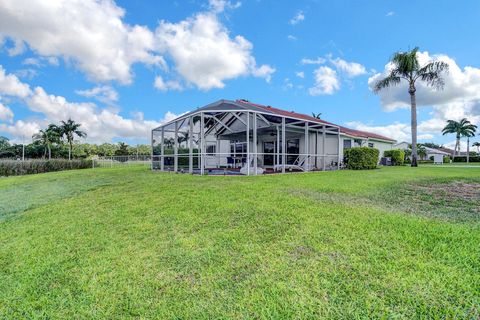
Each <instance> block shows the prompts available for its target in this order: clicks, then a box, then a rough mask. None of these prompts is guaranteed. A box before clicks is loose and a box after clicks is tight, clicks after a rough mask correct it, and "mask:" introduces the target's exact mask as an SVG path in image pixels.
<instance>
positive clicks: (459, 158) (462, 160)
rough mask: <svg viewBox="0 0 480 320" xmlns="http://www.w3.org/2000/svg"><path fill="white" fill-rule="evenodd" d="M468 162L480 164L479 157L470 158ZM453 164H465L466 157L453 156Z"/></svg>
mask: <svg viewBox="0 0 480 320" xmlns="http://www.w3.org/2000/svg"><path fill="white" fill-rule="evenodd" d="M469 160H470V162H480V157H479V156H475V157H470V159H469ZM453 162H467V156H455V157H454V158H453Z"/></svg>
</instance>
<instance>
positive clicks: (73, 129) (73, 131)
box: [60, 119, 87, 160]
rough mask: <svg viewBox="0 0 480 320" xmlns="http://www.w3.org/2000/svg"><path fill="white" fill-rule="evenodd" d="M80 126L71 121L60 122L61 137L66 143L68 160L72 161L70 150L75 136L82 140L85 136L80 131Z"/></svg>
mask: <svg viewBox="0 0 480 320" xmlns="http://www.w3.org/2000/svg"><path fill="white" fill-rule="evenodd" d="M80 126H81V124H79V123H76V122H75V121H73V120H72V119H68V120H67V121H63V120H62V124H61V125H60V130H61V135H62V137H65V139H66V140H67V142H68V160H71V159H72V148H73V139H74V138H75V135H76V136H78V137H80V138H84V137H86V136H87V134H86V133H85V132H84V131H81V130H80V129H79V128H80Z"/></svg>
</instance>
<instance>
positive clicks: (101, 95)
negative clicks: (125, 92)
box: [75, 86, 118, 105]
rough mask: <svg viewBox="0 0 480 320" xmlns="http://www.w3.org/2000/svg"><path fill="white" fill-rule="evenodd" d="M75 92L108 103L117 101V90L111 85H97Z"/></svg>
mask: <svg viewBox="0 0 480 320" xmlns="http://www.w3.org/2000/svg"><path fill="white" fill-rule="evenodd" d="M75 93H76V94H78V95H80V96H83V97H86V98H94V99H96V100H98V101H100V102H103V103H105V104H109V105H112V104H114V103H115V102H117V101H118V92H117V91H116V90H115V89H113V88H112V87H111V86H97V87H94V88H92V89H87V90H77V91H75Z"/></svg>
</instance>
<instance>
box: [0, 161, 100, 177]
mask: <svg viewBox="0 0 480 320" xmlns="http://www.w3.org/2000/svg"><path fill="white" fill-rule="evenodd" d="M91 167H92V160H85V159H81V160H66V159H52V160H26V161H21V160H1V161H0V176H20V175H24V174H35V173H45V172H52V171H62V170H72V169H87V168H91Z"/></svg>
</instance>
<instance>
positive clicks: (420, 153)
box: [417, 144, 427, 160]
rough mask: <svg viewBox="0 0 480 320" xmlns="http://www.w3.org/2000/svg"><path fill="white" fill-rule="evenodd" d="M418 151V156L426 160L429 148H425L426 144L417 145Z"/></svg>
mask: <svg viewBox="0 0 480 320" xmlns="http://www.w3.org/2000/svg"><path fill="white" fill-rule="evenodd" d="M417 152H418V157H419V158H420V159H423V160H425V158H426V157H427V149H425V147H424V146H422V145H420V144H419V145H417Z"/></svg>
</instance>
